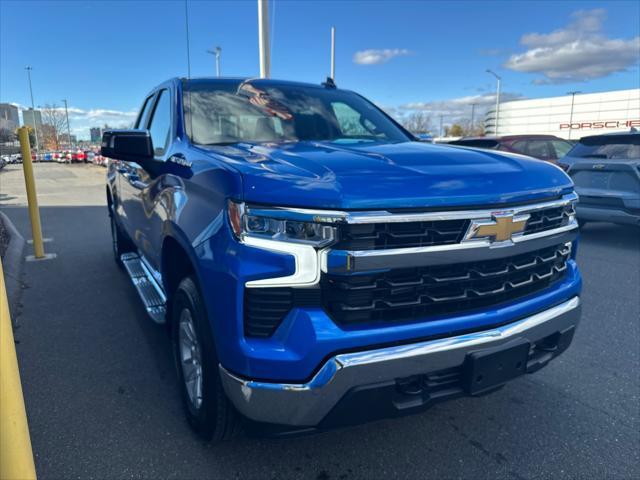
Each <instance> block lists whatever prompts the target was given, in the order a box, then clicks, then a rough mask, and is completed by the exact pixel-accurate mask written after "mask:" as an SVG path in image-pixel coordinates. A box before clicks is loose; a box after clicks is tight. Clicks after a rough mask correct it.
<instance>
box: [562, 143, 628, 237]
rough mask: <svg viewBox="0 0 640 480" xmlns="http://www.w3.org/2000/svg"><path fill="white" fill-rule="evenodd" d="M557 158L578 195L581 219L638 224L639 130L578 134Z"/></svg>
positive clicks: (578, 209) (578, 210)
mask: <svg viewBox="0 0 640 480" xmlns="http://www.w3.org/2000/svg"><path fill="white" fill-rule="evenodd" d="M560 162H561V163H562V164H563V166H564V168H565V169H568V171H569V175H570V176H571V178H572V179H573V182H574V183H575V185H576V191H577V192H578V194H579V195H580V202H579V203H578V205H577V208H576V209H577V213H578V219H579V220H580V222H581V223H583V224H584V223H586V222H591V221H603V222H613V223H624V224H631V225H640V133H639V132H637V131H632V132H628V133H610V134H604V135H593V136H589V137H582V138H581V139H580V141H579V142H578V143H577V144H576V145H575V147H573V149H572V150H571V151H570V152H569V153H568V154H567V155H566V156H565V157H563V158H562V159H561V160H560Z"/></svg>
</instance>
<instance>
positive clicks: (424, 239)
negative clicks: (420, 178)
mask: <svg viewBox="0 0 640 480" xmlns="http://www.w3.org/2000/svg"><path fill="white" fill-rule="evenodd" d="M505 210H507V211H508V210H509V209H505ZM496 211H499V209H496ZM525 211H526V210H525ZM527 213H529V215H530V217H529V220H528V221H527V224H526V226H525V230H524V232H523V235H530V234H533V233H539V232H544V231H547V230H553V229H555V228H559V227H562V226H565V225H567V224H568V223H569V221H570V218H571V216H572V215H574V214H575V212H574V209H573V204H567V205H561V206H551V207H548V208H543V209H540V210H535V209H533V210H532V211H530V212H527ZM469 224H470V220H468V219H455V220H432V221H419V222H411V221H409V222H388V223H382V222H380V223H353V224H349V223H345V224H342V225H340V226H339V236H338V241H337V243H336V244H334V245H333V246H332V248H333V249H336V250H356V251H363V250H385V249H393V248H412V247H432V246H437V245H454V244H456V243H460V242H461V241H462V239H463V238H464V236H465V233H466V232H467V229H468V228H469Z"/></svg>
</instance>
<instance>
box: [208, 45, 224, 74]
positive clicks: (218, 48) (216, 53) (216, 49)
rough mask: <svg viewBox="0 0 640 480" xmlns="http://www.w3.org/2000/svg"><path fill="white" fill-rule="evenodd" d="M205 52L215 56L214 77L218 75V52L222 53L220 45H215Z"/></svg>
mask: <svg viewBox="0 0 640 480" xmlns="http://www.w3.org/2000/svg"><path fill="white" fill-rule="evenodd" d="M207 53H210V54H211V55H215V56H216V77H219V76H220V54H221V53H222V48H221V47H216V48H215V49H213V50H207Z"/></svg>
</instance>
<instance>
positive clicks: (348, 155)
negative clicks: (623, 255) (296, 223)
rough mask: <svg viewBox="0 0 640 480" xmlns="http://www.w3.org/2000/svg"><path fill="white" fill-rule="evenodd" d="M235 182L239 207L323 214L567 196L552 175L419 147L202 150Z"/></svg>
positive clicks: (498, 156)
mask: <svg viewBox="0 0 640 480" xmlns="http://www.w3.org/2000/svg"><path fill="white" fill-rule="evenodd" d="M206 150H207V152H208V153H209V155H211V156H214V157H217V158H221V159H223V160H224V161H225V162H226V163H228V164H230V165H231V166H233V167H235V168H237V169H238V170H239V171H240V172H241V174H242V178H243V180H242V183H243V194H244V201H246V202H249V203H260V204H269V205H279V206H294V207H308V208H323V209H345V210H350V209H391V208H421V207H422V208H424V207H441V206H480V205H498V204H505V203H515V202H526V201H531V200H536V199H542V198H548V197H550V196H555V195H558V194H560V193H562V192H563V191H567V190H570V189H571V188H572V183H571V180H570V179H569V177H568V176H567V175H566V174H565V173H564V172H562V170H560V169H559V168H558V167H555V166H553V165H550V164H548V163H547V162H542V161H539V160H534V159H530V158H528V157H524V156H520V155H509V154H502V153H498V152H493V151H487V150H484V151H483V150H473V149H465V148H459V147H450V146H444V145H430V144H426V143H420V142H406V143H393V144H390V143H364V142H362V143H356V144H349V145H337V144H335V143H330V142H291V143H278V144H234V145H233V146H214V147H208V148H207V149H206Z"/></svg>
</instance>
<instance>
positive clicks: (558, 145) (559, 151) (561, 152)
mask: <svg viewBox="0 0 640 480" xmlns="http://www.w3.org/2000/svg"><path fill="white" fill-rule="evenodd" d="M551 144H552V145H553V148H554V149H555V151H556V158H562V157H564V156H565V155H566V154H567V153H569V150H571V149H572V148H573V145H571V144H570V143H569V142H562V141H560V140H551Z"/></svg>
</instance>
